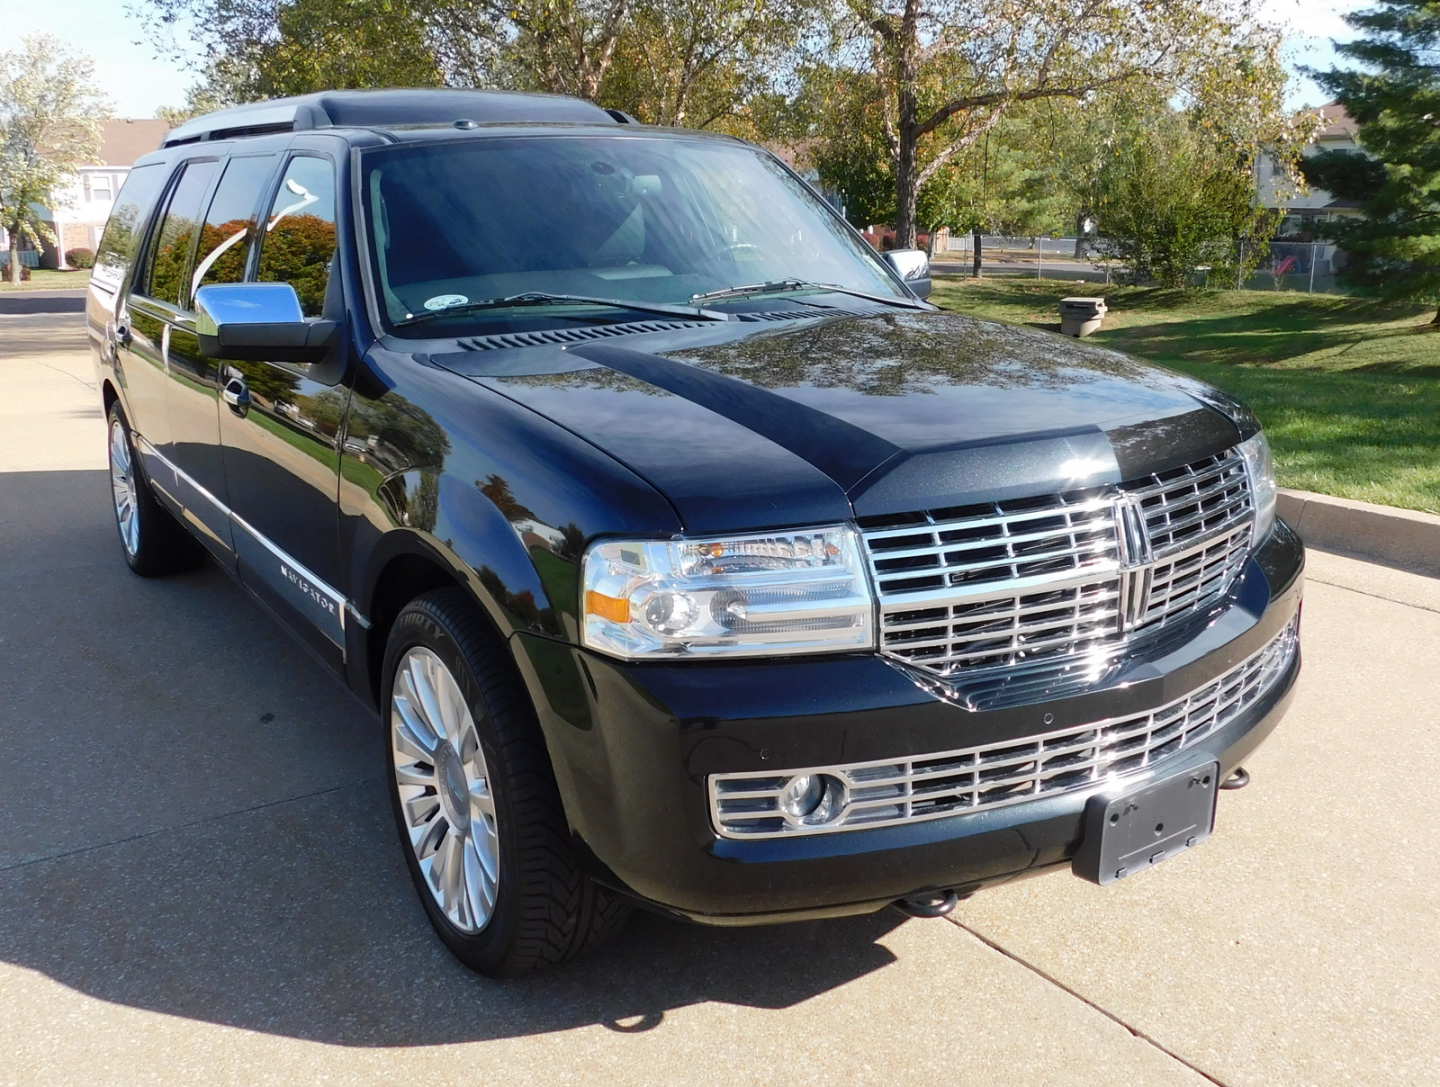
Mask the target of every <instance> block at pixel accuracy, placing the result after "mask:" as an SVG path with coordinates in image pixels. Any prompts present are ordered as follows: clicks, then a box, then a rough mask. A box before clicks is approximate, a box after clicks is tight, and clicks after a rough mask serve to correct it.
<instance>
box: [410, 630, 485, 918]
mask: <svg viewBox="0 0 1440 1087" xmlns="http://www.w3.org/2000/svg"><path fill="white" fill-rule="evenodd" d="M390 746H391V752H392V758H393V765H394V767H395V788H396V790H397V792H398V794H399V798H400V810H401V812H402V813H403V818H404V823H405V829H406V831H407V837H408V839H409V841H410V847H411V849H413V850H414V852H415V860H416V862H417V863H418V865H419V867H420V873H421V876H422V877H423V880H424V883H425V886H426V888H427V889H428V890H429V892H430V896H431V898H432V899H433V900H434V902H435V904H436V905H437V906H438V907H439V908H440V911H441V912H442V913H443V914H444V915H445V917H446V918H447V919H448V920H449V921H450V923H451V924H452V925H454V926H455V927H456V928H457V929H459V930H461V931H462V932H466V933H475V932H479V931H480V930H481V929H483V928H484V927H485V926H486V925H487V924H488V923H489V922H490V918H491V916H492V915H493V914H494V912H495V901H496V895H497V892H498V890H499V883H500V838H499V828H498V826H497V824H496V816H495V797H494V794H493V793H492V791H491V788H490V774H489V771H488V769H487V768H486V765H485V755H484V752H482V751H481V749H480V739H479V736H478V734H477V733H476V730H475V719H474V717H473V715H472V714H471V712H470V707H469V705H468V704H467V703H466V700H465V696H464V694H463V693H462V692H461V690H460V685H459V684H458V683H457V682H456V681H455V677H454V676H453V675H452V674H451V672H450V669H449V668H447V667H446V665H445V662H444V661H442V660H441V659H440V658H439V657H438V656H436V655H435V654H434V653H433V652H431V651H430V650H429V649H426V648H425V647H423V646H416V647H415V648H413V649H410V650H408V651H407V652H406V653H405V655H404V656H403V657H401V658H400V663H399V664H398V665H397V666H396V669H395V681H394V683H393V685H392V689H391V696H390Z"/></svg>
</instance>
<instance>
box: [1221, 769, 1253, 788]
mask: <svg viewBox="0 0 1440 1087" xmlns="http://www.w3.org/2000/svg"><path fill="white" fill-rule="evenodd" d="M1249 784H1250V773H1249V771H1248V770H1246V769H1245V767H1243V766H1237V767H1235V770H1234V771H1233V772H1232V773H1231V775H1230V776H1229V777H1228V778H1226V779H1225V780H1224V781H1222V782H1221V783H1220V788H1222V789H1243V788H1245V786H1247V785H1249Z"/></svg>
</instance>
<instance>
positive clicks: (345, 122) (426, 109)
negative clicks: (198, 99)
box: [163, 89, 633, 147]
mask: <svg viewBox="0 0 1440 1087" xmlns="http://www.w3.org/2000/svg"><path fill="white" fill-rule="evenodd" d="M619 113H620V111H618V110H605V109H601V108H600V107H599V106H597V105H594V104H593V103H590V102H586V101H585V100H583V99H580V98H569V97H566V96H565V95H559V94H522V93H520V92H518V91H466V90H450V89H436V90H384V91H320V92H318V93H316V94H302V95H297V96H295V97H293V98H275V99H271V100H270V101H268V102H256V103H255V104H253V105H249V106H236V107H235V108H233V109H222V110H218V111H217V112H215V113H207V114H205V115H204V116H203V117H196V118H194V119H192V120H189V121H186V122H185V123H184V124H183V125H180V126H179V127H178V128H175V129H172V130H171V131H170V134H169V135H168V136H166V137H165V143H164V145H163V146H165V147H175V146H177V145H179V144H183V143H198V142H200V141H202V140H219V139H229V138H232V137H238V136H260V135H269V134H270V133H274V132H301V131H305V130H308V129H315V128H342V127H344V128H370V127H381V128H383V127H386V126H389V125H423V124H453V123H455V122H457V121H466V122H471V123H473V124H490V123H495V122H504V121H509V122H519V123H526V122H529V123H543V122H547V121H548V122H562V123H564V122H568V123H571V124H597V123H598V124H626V123H633V120H632V119H631V118H629V116H628V115H626V114H620V115H619V116H617V114H619ZM622 117H624V118H625V119H624V120H622V119H621V118H622Z"/></svg>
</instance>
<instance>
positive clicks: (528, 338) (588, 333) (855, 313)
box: [460, 306, 875, 351]
mask: <svg viewBox="0 0 1440 1087" xmlns="http://www.w3.org/2000/svg"><path fill="white" fill-rule="evenodd" d="M873 312H875V311H873V310H848V309H832V308H830V307H828V306H827V307H826V308H824V309H819V308H815V309H784V310H765V311H762V312H760V313H737V314H734V317H735V320H737V321H748V322H752V323H753V322H755V321H804V320H809V319H812V318H817V317H865V316H867V315H868V314H869V313H873ZM714 324H715V322H713V321H628V322H626V323H625V324H620V325H589V326H587V327H585V328H542V329H537V330H536V331H534V332H501V333H497V334H496V335H493V336H471V337H468V338H467V339H463V340H461V341H460V346H461V347H463V348H465V349H466V350H467V351H499V350H502V349H504V348H507V347H511V348H513V347H546V346H552V347H553V346H562V347H563V346H567V345H569V344H576V343H589V342H590V341H591V340H605V339H609V338H611V337H612V336H634V335H640V334H643V333H646V332H679V331H682V330H683V329H687V328H705V327H707V326H710V327H713V326H714Z"/></svg>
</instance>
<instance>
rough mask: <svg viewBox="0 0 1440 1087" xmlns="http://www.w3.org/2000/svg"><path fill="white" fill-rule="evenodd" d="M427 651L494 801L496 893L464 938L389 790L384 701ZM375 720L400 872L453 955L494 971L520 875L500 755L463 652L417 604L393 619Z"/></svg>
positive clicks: (511, 923) (513, 918)
mask: <svg viewBox="0 0 1440 1087" xmlns="http://www.w3.org/2000/svg"><path fill="white" fill-rule="evenodd" d="M417 647H423V648H425V649H429V650H430V651H431V652H433V653H434V654H435V655H436V656H438V657H439V658H440V659H441V661H443V662H444V664H445V667H446V668H448V669H450V674H451V675H452V676H454V678H455V682H456V683H457V684H458V685H459V687H460V692H461V694H463V695H464V696H465V703H466V705H468V706H469V707H470V714H471V716H472V717H473V718H474V720H475V733H476V736H477V738H478V739H479V741H480V748H481V751H482V753H483V754H484V756H485V765H486V768H487V771H488V774H487V776H488V778H489V782H490V790H491V793H492V794H493V796H494V798H495V816H496V822H497V823H498V824H499V828H498V829H499V834H498V837H499V842H500V877H499V887H498V890H497V893H496V900H495V910H494V912H493V913H492V914H491V917H490V922H489V924H487V925H486V926H485V927H484V928H483V929H481V930H480V931H479V932H475V933H469V932H463V931H462V930H460V929H458V928H456V927H455V925H454V924H452V923H451V921H450V919H449V918H448V917H446V916H445V914H444V912H443V911H442V910H441V909H440V907H439V905H438V904H437V903H436V901H435V898H434V895H433V894H432V893H431V890H430V888H429V886H428V885H427V884H426V882H425V877H424V875H423V874H422V873H421V871H420V863H419V861H418V860H417V859H416V856H415V850H414V848H413V847H412V846H411V844H410V837H409V833H410V828H409V826H408V824H407V822H406V820H405V813H404V811H403V810H402V809H401V806H400V796H399V792H398V790H397V789H396V787H395V750H394V746H393V743H392V740H391V732H390V730H391V708H390V699H391V695H392V692H393V690H394V684H395V669H396V667H397V666H398V665H399V663H400V661H401V659H402V658H403V657H404V656H405V654H406V653H407V652H409V651H410V650H411V649H415V648H417ZM380 716H381V721H382V723H383V725H384V743H385V771H386V773H385V778H386V780H385V787H386V789H387V790H388V791H389V794H390V810H391V812H392V814H393V815H394V817H395V828H396V831H397V833H398V835H399V839H400V849H401V852H402V853H404V855H405V864H406V867H407V868H408V869H409V870H410V878H411V879H412V880H413V881H414V883H415V888H416V891H417V894H418V897H419V899H420V902H421V905H422V906H423V907H424V909H425V913H426V915H427V916H428V917H429V918H430V924H431V925H433V926H434V928H435V931H436V932H437V933H438V934H439V935H440V938H441V939H442V940H444V941H445V944H446V946H448V947H449V948H450V950H451V951H452V952H454V953H455V955H456V956H457V957H458V958H460V959H461V960H462V961H463V962H465V963H466V964H468V965H470V966H472V967H473V968H475V969H479V970H481V971H489V970H493V969H495V968H496V967H497V966H498V965H499V964H500V963H501V962H502V960H503V959H504V958H505V956H506V954H507V952H508V951H509V950H510V947H511V945H512V943H513V941H514V935H515V930H516V927H517V925H518V923H519V920H520V917H519V900H520V895H519V887H520V875H519V872H518V871H517V860H516V854H517V848H518V847H517V843H516V841H515V820H514V818H512V816H511V810H510V799H509V791H508V789H507V788H506V781H505V769H504V763H503V761H502V756H501V754H500V753H499V752H498V751H497V750H496V748H495V741H494V737H493V731H492V727H491V712H490V707H489V705H488V704H487V700H486V698H485V692H484V690H483V688H482V687H481V686H480V684H479V682H478V681H477V680H476V677H475V673H474V670H473V669H472V667H471V666H470V662H469V661H468V660H467V658H466V656H465V654H464V652H463V651H462V650H461V648H460V645H459V643H458V642H457V641H456V639H455V637H454V635H453V634H452V633H451V632H450V630H449V629H448V627H447V625H446V624H445V623H444V622H443V621H442V620H441V619H440V617H439V616H437V614H436V613H435V610H434V609H431V608H427V607H425V606H424V605H423V604H422V605H421V606H419V607H410V608H406V609H405V610H404V611H403V612H401V614H400V617H399V618H398V619H396V621H395V625H394V627H393V629H392V630H391V632H390V639H389V642H388V643H387V645H386V647H385V661H384V665H383V669H382V689H381V692H380Z"/></svg>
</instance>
